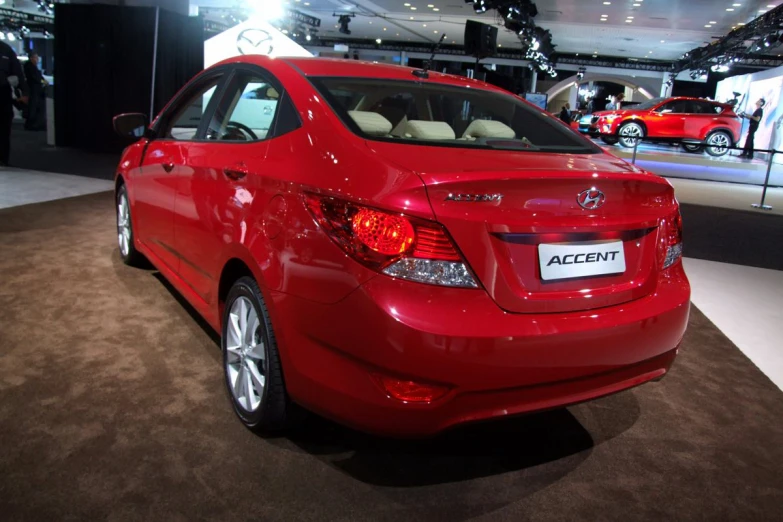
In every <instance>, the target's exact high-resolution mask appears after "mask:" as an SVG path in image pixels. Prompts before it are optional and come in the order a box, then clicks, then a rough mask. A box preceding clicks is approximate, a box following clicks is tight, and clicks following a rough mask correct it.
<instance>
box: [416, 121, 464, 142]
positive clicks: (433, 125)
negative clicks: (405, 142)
mask: <svg viewBox="0 0 783 522" xmlns="http://www.w3.org/2000/svg"><path fill="white" fill-rule="evenodd" d="M404 137H406V138H418V139H422V140H453V139H455V138H456V135H455V134H454V129H452V128H451V127H450V126H449V124H448V123H446V122H443V121H424V120H409V121H408V124H407V125H406V126H405V134H404Z"/></svg>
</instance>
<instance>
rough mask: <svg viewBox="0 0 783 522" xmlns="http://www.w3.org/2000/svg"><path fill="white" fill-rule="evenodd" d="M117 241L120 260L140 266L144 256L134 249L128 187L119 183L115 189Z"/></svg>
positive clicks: (142, 263) (130, 264)
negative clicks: (118, 186)
mask: <svg viewBox="0 0 783 522" xmlns="http://www.w3.org/2000/svg"><path fill="white" fill-rule="evenodd" d="M116 201H117V243H118V245H119V247H120V257H121V258H122V262H123V263H125V264H126V265H129V266H136V267H140V266H143V265H144V262H145V258H144V255H142V253H141V252H139V251H138V250H136V246H135V245H134V244H133V239H134V237H135V236H134V234H133V221H132V220H131V211H130V202H129V201H128V189H127V188H126V187H125V185H124V184H123V185H120V188H119V189H117V200H116Z"/></svg>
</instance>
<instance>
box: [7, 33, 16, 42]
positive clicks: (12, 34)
mask: <svg viewBox="0 0 783 522" xmlns="http://www.w3.org/2000/svg"><path fill="white" fill-rule="evenodd" d="M6 37H7V38H8V41H9V42H13V41H14V40H16V35H15V34H14V33H8V34H7V35H6Z"/></svg>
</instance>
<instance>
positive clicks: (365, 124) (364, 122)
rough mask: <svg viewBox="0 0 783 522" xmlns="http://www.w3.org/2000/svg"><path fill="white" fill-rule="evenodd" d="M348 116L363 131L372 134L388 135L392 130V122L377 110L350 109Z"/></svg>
mask: <svg viewBox="0 0 783 522" xmlns="http://www.w3.org/2000/svg"><path fill="white" fill-rule="evenodd" d="M348 116H350V117H351V119H352V120H353V121H354V122H355V123H356V125H358V126H359V129H361V131H362V132H363V133H365V134H369V135H370V136H388V135H389V132H391V130H392V124H391V122H390V121H389V120H387V119H386V118H384V117H383V116H381V115H380V114H378V113H377V112H369V111H348Z"/></svg>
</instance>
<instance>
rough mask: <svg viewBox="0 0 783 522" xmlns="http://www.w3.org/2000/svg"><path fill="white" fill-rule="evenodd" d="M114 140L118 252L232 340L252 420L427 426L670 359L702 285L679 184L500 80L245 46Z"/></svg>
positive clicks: (580, 393)
mask: <svg viewBox="0 0 783 522" xmlns="http://www.w3.org/2000/svg"><path fill="white" fill-rule="evenodd" d="M248 93H252V94H251V95H249V94H248ZM243 100H244V101H243ZM267 113H268V114H267ZM264 114H267V115H268V119H264V117H263V116H264ZM115 126H116V128H117V129H118V130H119V131H121V132H123V133H125V134H128V135H132V136H141V139H140V140H139V141H138V142H137V143H136V144H134V145H132V146H130V147H129V148H128V149H127V150H126V152H125V154H124V155H123V158H122V160H121V163H120V166H119V168H118V175H117V209H118V239H119V244H120V253H121V255H122V257H123V259H124V260H125V261H126V262H128V263H135V262H138V261H139V260H140V258H141V256H142V255H143V256H146V257H147V258H148V259H149V260H150V261H151V262H152V263H153V264H154V265H155V266H156V267H157V268H158V269H159V270H160V271H161V273H162V274H163V275H164V276H166V277H167V278H168V279H169V280H170V281H171V282H172V284H173V285H174V286H175V287H176V288H177V289H178V290H179V291H180V292H181V293H182V294H183V296H184V297H185V298H186V299H187V300H188V301H189V302H190V303H191V304H192V305H193V307H194V308H195V309H196V310H197V311H198V312H199V313H201V314H202V315H203V316H204V317H205V318H206V320H207V321H208V322H209V323H210V324H211V325H212V326H213V327H214V328H215V329H216V330H217V331H219V332H221V333H222V335H221V345H222V349H223V353H224V371H225V378H226V385H227V390H228V396H229V398H230V400H231V404H232V405H233V408H234V410H235V411H236V413H237V415H238V416H239V418H240V419H241V420H242V421H243V422H244V423H245V424H246V425H247V426H248V427H250V428H253V429H275V428H280V427H282V426H285V425H286V423H287V422H288V420H289V418H290V413H291V411H292V409H293V408H294V404H298V405H302V406H304V407H306V408H308V409H310V410H313V411H316V412H319V413H321V414H323V415H326V416H328V417H331V418H333V419H336V420H338V421H340V422H343V423H346V424H348V425H351V426H355V427H357V428H360V429H363V430H367V431H372V432H378V433H384V434H392V435H414V436H418V435H427V434H432V433H436V432H438V431H441V430H444V429H446V428H448V427H450V426H453V425H455V424H459V423H463V422H469V421H475V420H479V419H488V418H494V417H502V416H506V415H513V414H519V413H523V412H530V411H535V410H541V409H547V408H555V407H562V406H565V405H568V404H572V403H576V402H580V401H584V400H587V399H592V398H595V397H600V396H603V395H606V394H610V393H614V392H617V391H620V390H624V389H627V388H630V387H632V386H636V385H638V384H641V383H644V382H647V381H650V380H654V379H658V378H660V377H662V376H663V375H664V374H666V372H667V371H668V369H669V367H670V366H671V364H672V362H673V360H674V358H675V354H676V353H677V348H678V346H679V343H680V340H681V339H682V336H683V333H684V331H685V327H686V324H687V321H688V311H689V298H690V289H689V285H688V281H687V279H686V277H685V273H684V271H683V268H682V263H681V262H680V257H681V253H682V242H681V220H680V214H679V209H678V204H677V201H676V199H675V198H674V194H673V190H672V187H671V186H670V185H669V184H668V183H667V182H666V181H665V180H663V179H661V178H659V177H657V176H654V175H652V174H649V173H647V172H644V171H642V170H640V169H638V168H636V167H634V166H632V165H629V164H628V163H626V162H624V161H622V160H618V159H617V158H615V157H612V156H610V155H608V154H605V153H604V152H603V151H602V150H601V149H600V148H599V147H597V146H595V145H594V144H593V143H592V142H590V140H587V139H585V138H583V137H581V136H579V135H578V134H577V133H574V132H572V131H571V130H569V129H568V128H567V127H566V126H564V125H562V124H560V122H557V121H556V120H555V119H554V118H552V117H551V116H548V115H546V114H545V113H544V112H543V111H540V110H539V109H537V108H535V107H533V106H532V105H530V104H528V103H526V102H525V101H523V100H521V99H520V98H518V97H515V96H513V95H511V94H508V93H506V92H504V91H501V90H499V89H497V88H494V87H492V86H489V85H486V84H483V83H480V82H476V81H473V80H469V79H466V78H461V77H454V76H448V75H443V74H439V73H434V72H426V71H416V70H413V69H409V68H403V67H395V66H387V65H374V64H367V63H361V62H357V61H344V60H324V59H304V58H297V59H275V60H269V59H266V58H263V57H256V56H245V57H242V58H237V59H234V60H229V61H227V62H224V63H222V64H219V65H217V66H215V67H213V68H210V69H208V70H206V71H204V72H203V73H202V74H201V75H199V76H198V77H197V78H195V79H194V80H193V81H192V82H191V83H190V84H189V85H188V86H186V87H185V88H184V89H183V91H182V92H181V93H180V94H179V95H178V96H177V97H176V98H175V100H174V101H173V102H172V103H171V104H170V105H169V106H168V107H167V108H166V109H165V110H164V111H163V113H162V114H161V115H160V116H159V117H158V118H157V119H156V120H155V121H154V122H153V124H152V125H151V127H150V128H148V129H145V125H144V124H143V120H142V119H141V116H139V115H124V116H120V117H118V118H116V119H115ZM129 313H132V312H129Z"/></svg>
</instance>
